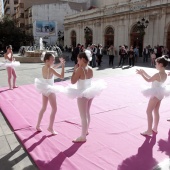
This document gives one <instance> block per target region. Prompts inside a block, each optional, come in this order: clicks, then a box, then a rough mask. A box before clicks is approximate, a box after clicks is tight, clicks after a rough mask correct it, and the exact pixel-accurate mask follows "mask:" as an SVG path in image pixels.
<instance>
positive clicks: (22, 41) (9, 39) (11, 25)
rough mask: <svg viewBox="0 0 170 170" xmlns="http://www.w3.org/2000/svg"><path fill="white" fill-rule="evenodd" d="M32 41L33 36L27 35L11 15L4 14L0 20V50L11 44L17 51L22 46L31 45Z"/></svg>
mask: <svg viewBox="0 0 170 170" xmlns="http://www.w3.org/2000/svg"><path fill="white" fill-rule="evenodd" d="M32 42H33V36H32V35H26V34H25V33H24V32H23V31H22V30H21V28H18V27H17V26H16V25H15V22H14V21H13V20H12V19H11V18H10V17H8V16H4V17H3V18H2V19H1V20H0V50H5V48H6V46H7V45H9V44H11V45H12V46H13V49H14V50H15V51H17V50H18V49H19V48H20V46H22V45H30V43H32Z"/></svg>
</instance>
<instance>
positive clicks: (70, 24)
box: [64, 0, 170, 49]
mask: <svg viewBox="0 0 170 170" xmlns="http://www.w3.org/2000/svg"><path fill="white" fill-rule="evenodd" d="M91 5H93V6H96V8H93V9H91V10H87V11H83V12H80V13H78V14H75V15H71V16H66V17H65V20H64V28H65V31H64V34H65V35H64V37H65V39H64V44H65V45H67V46H70V45H75V44H77V43H81V44H84V45H87V44H91V43H94V44H98V43H100V44H103V46H109V45H110V44H114V46H115V47H116V48H117V49H118V47H119V46H120V45H123V44H126V45H128V46H131V45H133V46H137V45H138V46H140V47H141V48H143V47H144V46H146V45H150V46H151V47H153V46H155V45H163V46H167V47H168V48H169V49H170V0H114V1H111V0H105V1H102V0H95V1H93V0H92V1H91ZM142 18H144V19H145V21H146V20H148V21H149V24H148V27H147V28H146V29H144V36H143V37H142V38H141V33H140V31H139V29H138V27H137V22H138V21H141V19H142Z"/></svg>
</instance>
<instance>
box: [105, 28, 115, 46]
mask: <svg viewBox="0 0 170 170" xmlns="http://www.w3.org/2000/svg"><path fill="white" fill-rule="evenodd" d="M110 45H114V30H113V28H112V27H108V28H107V29H106V31H105V46H106V47H109V46H110Z"/></svg>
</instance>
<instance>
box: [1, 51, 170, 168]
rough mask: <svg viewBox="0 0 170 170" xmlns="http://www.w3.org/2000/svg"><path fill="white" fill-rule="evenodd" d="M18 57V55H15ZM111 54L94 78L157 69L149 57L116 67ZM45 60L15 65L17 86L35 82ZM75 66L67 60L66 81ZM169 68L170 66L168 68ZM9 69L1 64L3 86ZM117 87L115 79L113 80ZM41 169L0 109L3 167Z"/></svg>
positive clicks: (67, 54)
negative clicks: (144, 60)
mask: <svg viewBox="0 0 170 170" xmlns="http://www.w3.org/2000/svg"><path fill="white" fill-rule="evenodd" d="M64 55H66V56H69V58H70V56H71V54H69V53H64ZM16 56H17V55H16ZM3 60H4V59H3V57H0V62H1V61H3ZM108 60H109V58H108V56H103V62H102V64H101V67H96V68H94V77H96V78H102V77H110V76H126V75H127V76H129V75H134V74H136V73H135V70H136V69H138V68H143V69H146V70H147V71H149V72H151V74H152V73H154V72H156V70H155V69H154V67H151V66H150V60H149V61H148V63H143V62H142V58H139V59H138V62H137V63H136V66H134V67H132V68H131V67H128V63H125V65H124V67H123V68H120V67H117V65H118V60H119V59H118V58H115V61H114V63H115V64H114V66H113V67H110V66H109V64H108V63H109V61H108ZM42 66H43V63H22V64H21V66H20V67H18V68H16V72H17V85H18V86H22V85H25V84H33V83H34V78H36V77H37V78H39V77H41V68H42ZM73 67H74V62H72V61H71V60H68V61H67V62H66V66H65V79H64V80H63V81H69V79H70V77H71V75H72V71H73ZM167 69H168V70H170V66H169V67H168V68H167ZM58 71H60V69H58ZM7 86H8V83H7V72H6V70H5V68H2V67H0V88H1V87H7ZM113 86H114V82H113ZM36 169H38V168H37V167H36V165H35V164H34V162H33V161H32V159H31V158H30V157H29V155H28V154H27V152H26V151H25V149H24V148H23V147H22V145H21V144H20V142H19V140H18V139H17V138H16V136H15V134H14V133H13V131H12V129H11V127H10V125H9V124H8V121H7V120H6V119H5V117H4V116H3V114H2V113H1V112H0V170H36Z"/></svg>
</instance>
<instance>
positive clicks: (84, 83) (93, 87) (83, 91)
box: [64, 79, 107, 99]
mask: <svg viewBox="0 0 170 170" xmlns="http://www.w3.org/2000/svg"><path fill="white" fill-rule="evenodd" d="M106 87H107V85H106V82H105V81H104V80H97V81H94V82H92V79H84V80H81V79H79V80H78V82H77V84H76V85H69V86H67V87H66V88H65V91H64V93H65V94H66V95H67V96H68V97H70V98H72V99H74V98H82V97H85V98H88V99H92V98H94V97H95V96H98V95H99V94H100V93H101V92H102V90H104V89H105V88H106Z"/></svg>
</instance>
